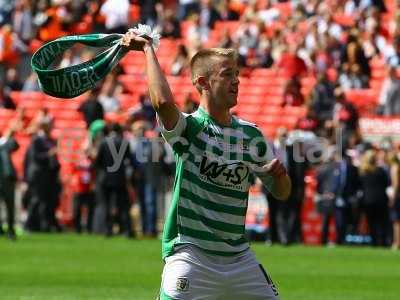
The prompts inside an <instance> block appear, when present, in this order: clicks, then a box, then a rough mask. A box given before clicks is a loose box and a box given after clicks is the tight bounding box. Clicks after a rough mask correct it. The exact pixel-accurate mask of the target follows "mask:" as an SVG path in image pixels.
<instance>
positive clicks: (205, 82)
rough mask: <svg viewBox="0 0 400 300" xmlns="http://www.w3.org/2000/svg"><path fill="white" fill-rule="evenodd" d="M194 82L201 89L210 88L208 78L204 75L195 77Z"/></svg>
mask: <svg viewBox="0 0 400 300" xmlns="http://www.w3.org/2000/svg"><path fill="white" fill-rule="evenodd" d="M196 84H197V85H199V86H200V87H201V89H203V90H206V91H207V90H209V89H210V84H209V83H208V79H207V77H205V76H199V77H197V80H196Z"/></svg>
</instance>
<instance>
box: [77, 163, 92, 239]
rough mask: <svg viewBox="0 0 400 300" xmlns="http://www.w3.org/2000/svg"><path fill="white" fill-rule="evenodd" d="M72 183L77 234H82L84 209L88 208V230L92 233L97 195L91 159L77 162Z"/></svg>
mask: <svg viewBox="0 0 400 300" xmlns="http://www.w3.org/2000/svg"><path fill="white" fill-rule="evenodd" d="M72 176H73V177H72V181H73V188H74V196H73V220H74V227H75V231H76V232H77V233H81V232H82V208H84V207H86V226H85V227H86V230H87V232H89V233H91V232H92V229H93V228H92V225H93V214H94V207H95V195H94V192H93V185H94V172H93V169H92V162H91V160H90V158H89V157H87V156H85V157H84V158H83V159H81V160H79V161H78V162H76V163H75V164H74V166H73V172H72Z"/></svg>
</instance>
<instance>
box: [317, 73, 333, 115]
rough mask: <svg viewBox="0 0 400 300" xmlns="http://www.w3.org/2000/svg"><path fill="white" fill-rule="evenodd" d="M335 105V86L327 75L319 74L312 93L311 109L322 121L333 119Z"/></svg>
mask: <svg viewBox="0 0 400 300" xmlns="http://www.w3.org/2000/svg"><path fill="white" fill-rule="evenodd" d="M334 105H335V96H334V86H333V84H332V83H331V82H330V81H329V80H328V78H327V76H326V74H325V73H322V74H319V75H318V78H317V84H316V85H315V86H314V88H313V89H312V91H311V107H312V109H313V110H314V111H315V114H316V116H317V118H318V119H319V120H320V121H325V120H328V119H331V118H332V112H333V107H334Z"/></svg>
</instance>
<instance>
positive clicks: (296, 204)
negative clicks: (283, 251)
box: [276, 136, 308, 245]
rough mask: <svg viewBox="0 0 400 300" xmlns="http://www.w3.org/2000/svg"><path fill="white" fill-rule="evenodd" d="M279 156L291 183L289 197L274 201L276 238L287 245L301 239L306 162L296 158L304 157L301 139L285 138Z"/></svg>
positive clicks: (298, 241)
mask: <svg viewBox="0 0 400 300" xmlns="http://www.w3.org/2000/svg"><path fill="white" fill-rule="evenodd" d="M283 138H284V136H281V139H283ZM282 150H283V151H282ZM280 156H281V157H282V162H283V164H284V165H285V168H286V170H287V173H288V175H289V177H290V180H291V181H292V183H293V186H292V190H291V193H290V194H289V198H288V199H287V200H286V201H277V202H276V225H277V234H278V239H279V241H280V243H281V244H283V245H288V244H292V243H300V242H301V241H302V234H301V208H302V205H303V200H304V195H305V181H304V177H305V172H306V170H307V167H308V163H307V161H306V160H305V159H303V160H297V159H296V158H298V157H299V156H300V157H305V152H304V144H303V142H302V141H301V140H296V139H295V140H287V141H286V146H285V147H284V148H283V149H281V152H280Z"/></svg>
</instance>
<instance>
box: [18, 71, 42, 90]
mask: <svg viewBox="0 0 400 300" xmlns="http://www.w3.org/2000/svg"><path fill="white" fill-rule="evenodd" d="M22 91H23V92H38V91H40V87H39V83H38V78H37V75H36V73H35V72H31V73H30V74H29V76H28V78H27V79H26V80H25V81H24V83H23V85H22Z"/></svg>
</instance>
